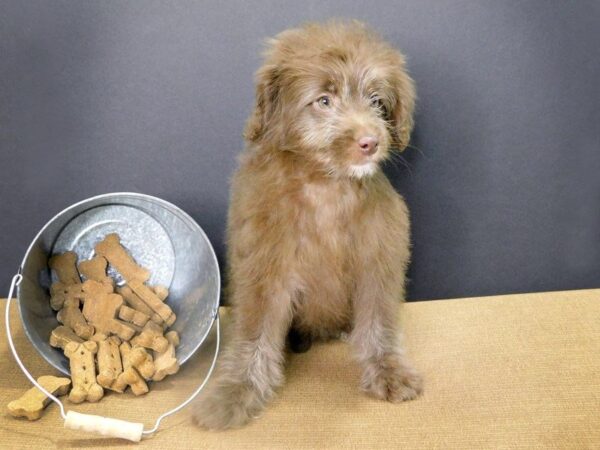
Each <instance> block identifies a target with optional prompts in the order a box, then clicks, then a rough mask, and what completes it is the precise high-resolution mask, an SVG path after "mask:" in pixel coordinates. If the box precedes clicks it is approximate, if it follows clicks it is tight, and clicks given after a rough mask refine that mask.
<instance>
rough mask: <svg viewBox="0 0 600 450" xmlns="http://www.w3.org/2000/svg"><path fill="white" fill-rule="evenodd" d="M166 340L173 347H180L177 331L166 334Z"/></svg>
mask: <svg viewBox="0 0 600 450" xmlns="http://www.w3.org/2000/svg"><path fill="white" fill-rule="evenodd" d="M165 338H166V339H167V341H169V343H170V344H173V347H179V333H177V331H175V330H171V331H169V332H167V333H166V334H165Z"/></svg>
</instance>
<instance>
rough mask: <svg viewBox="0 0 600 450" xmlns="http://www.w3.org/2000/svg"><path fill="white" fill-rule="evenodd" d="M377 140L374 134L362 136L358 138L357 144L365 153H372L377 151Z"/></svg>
mask: <svg viewBox="0 0 600 450" xmlns="http://www.w3.org/2000/svg"><path fill="white" fill-rule="evenodd" d="M377 145H379V140H378V139H377V138H376V137H374V136H363V137H361V138H360V139H359V140H358V146H359V147H360V149H361V151H362V152H363V153H364V154H365V155H372V154H373V153H375V152H376V151H377Z"/></svg>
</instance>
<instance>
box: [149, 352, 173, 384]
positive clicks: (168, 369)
mask: <svg viewBox="0 0 600 450" xmlns="http://www.w3.org/2000/svg"><path fill="white" fill-rule="evenodd" d="M178 371H179V363H178V362H177V357H176V356H175V346H174V345H173V344H172V343H169V345H168V346H167V349H166V350H165V351H164V352H162V353H158V352H154V375H153V376H152V380H153V381H160V380H162V379H163V378H165V377H166V376H167V375H173V374H174V373H177V372H178Z"/></svg>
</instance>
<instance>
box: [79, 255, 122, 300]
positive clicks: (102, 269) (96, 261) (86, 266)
mask: <svg viewBox="0 0 600 450" xmlns="http://www.w3.org/2000/svg"><path fill="white" fill-rule="evenodd" d="M107 266H108V261H106V259H105V258H104V257H102V256H95V257H94V258H92V259H88V260H86V261H81V262H80V263H79V273H80V274H81V275H83V276H84V277H85V278H86V279H87V280H94V281H97V282H99V283H102V284H106V285H108V286H110V291H111V292H112V290H113V289H114V280H113V279H112V278H111V277H109V276H108V275H107V274H106V267H107Z"/></svg>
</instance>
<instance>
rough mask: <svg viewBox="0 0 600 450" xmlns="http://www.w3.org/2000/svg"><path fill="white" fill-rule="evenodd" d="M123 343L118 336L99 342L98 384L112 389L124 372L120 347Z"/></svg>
mask: <svg viewBox="0 0 600 450" xmlns="http://www.w3.org/2000/svg"><path fill="white" fill-rule="evenodd" d="M120 344H121V341H120V340H119V338H118V337H116V336H110V337H108V338H105V339H103V340H100V341H99V342H98V355H97V360H98V376H97V377H96V380H97V381H98V384H99V385H100V386H102V387H104V388H107V389H112V386H113V384H114V383H115V382H116V381H117V378H118V377H119V375H121V373H122V372H123V365H122V362H121V353H120V351H119V345H120Z"/></svg>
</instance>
